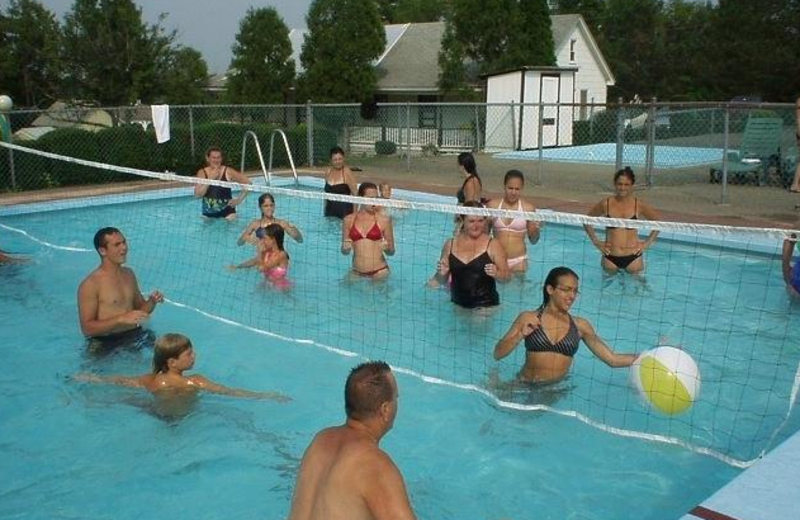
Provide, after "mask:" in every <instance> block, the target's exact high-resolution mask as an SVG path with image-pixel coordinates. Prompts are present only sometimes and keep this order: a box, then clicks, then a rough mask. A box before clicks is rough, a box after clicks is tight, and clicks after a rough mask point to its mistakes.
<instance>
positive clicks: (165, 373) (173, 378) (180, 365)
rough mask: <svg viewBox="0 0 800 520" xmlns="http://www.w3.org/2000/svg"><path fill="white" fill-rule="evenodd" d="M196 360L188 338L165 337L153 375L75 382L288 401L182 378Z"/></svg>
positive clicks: (85, 378) (158, 344) (86, 378)
mask: <svg viewBox="0 0 800 520" xmlns="http://www.w3.org/2000/svg"><path fill="white" fill-rule="evenodd" d="M194 359H195V356H194V348H193V347H192V342H191V341H190V340H189V338H187V337H186V336H184V335H183V334H175V333H171V334H164V335H163V336H161V337H160V338H158V340H156V346H155V349H154V351H153V372H152V373H150V374H144V375H141V376H136V377H129V376H96V375H94V374H80V375H78V376H76V377H75V379H77V380H78V381H85V382H89V383H110V384H114V385H120V386H130V387H134V388H144V389H146V390H148V391H150V392H153V393H156V392H162V391H165V390H172V391H175V390H206V391H208V392H214V393H216V394H224V395H230V396H233V397H251V398H254V399H274V400H276V401H279V402H285V401H288V400H289V398H288V397H286V396H284V395H281V394H279V393H276V392H251V391H250V390H240V389H236V388H228V387H226V386H222V385H220V384H217V383H215V382H213V381H211V380H209V379H206V378H205V377H204V376H201V375H200V374H195V375H191V376H185V375H183V373H184V371H186V370H191V369H192V367H193V366H194Z"/></svg>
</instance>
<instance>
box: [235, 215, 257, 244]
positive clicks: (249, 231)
mask: <svg viewBox="0 0 800 520" xmlns="http://www.w3.org/2000/svg"><path fill="white" fill-rule="evenodd" d="M258 224H259V222H258V220H254V221H252V222H251V223H249V224H248V225H247V227H246V228H244V231H242V234H241V235H239V238H238V239H237V240H236V245H237V246H243V245H244V244H245V242H251V241H252V238H251V237H252V235H253V231H255V228H256V226H258Z"/></svg>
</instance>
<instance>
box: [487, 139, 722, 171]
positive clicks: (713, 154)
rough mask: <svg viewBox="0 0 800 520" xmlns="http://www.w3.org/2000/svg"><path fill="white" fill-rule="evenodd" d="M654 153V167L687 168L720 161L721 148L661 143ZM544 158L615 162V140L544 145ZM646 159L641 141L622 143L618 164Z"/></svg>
mask: <svg viewBox="0 0 800 520" xmlns="http://www.w3.org/2000/svg"><path fill="white" fill-rule="evenodd" d="M654 151H655V157H654V162H653V164H654V165H655V167H656V168H661V169H670V168H691V167H694V166H704V165H709V164H719V163H720V162H722V152H723V150H722V148H694V147H689V146H664V145H656V146H655V147H654ZM494 156H495V157H497V158H498V159H516V160H529V161H536V160H538V159H539V151H538V150H521V151H515V152H502V153H498V154H495V155H494ZM542 157H543V159H544V160H545V161H554V162H567V163H585V164H615V163H616V160H617V145H616V143H596V144H587V145H581V146H565V147H560V148H546V149H544V150H542ZM646 159H647V152H646V146H645V145H643V144H628V143H626V144H625V146H624V148H623V153H622V164H630V165H640V166H643V165H644V164H645V161H646Z"/></svg>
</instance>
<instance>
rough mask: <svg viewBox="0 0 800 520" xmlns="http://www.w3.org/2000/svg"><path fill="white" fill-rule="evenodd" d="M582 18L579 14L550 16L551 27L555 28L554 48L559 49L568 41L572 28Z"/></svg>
mask: <svg viewBox="0 0 800 520" xmlns="http://www.w3.org/2000/svg"><path fill="white" fill-rule="evenodd" d="M580 20H581V15H579V14H555V15H551V16H550V27H551V28H552V30H553V48H554V49H556V50H558V49H559V48H560V47H561V46H562V45H564V44H565V43H567V40H568V38H569V35H570V34H572V30H573V29H574V28H575V26H576V25H578V23H579V22H580Z"/></svg>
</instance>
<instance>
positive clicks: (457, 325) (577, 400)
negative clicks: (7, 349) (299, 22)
mask: <svg viewBox="0 0 800 520" xmlns="http://www.w3.org/2000/svg"><path fill="white" fill-rule="evenodd" d="M3 146H6V147H9V148H13V149H14V151H15V152H16V155H17V156H23V155H35V156H36V160H37V161H51V162H55V163H58V164H59V165H60V167H62V168H65V169H68V168H78V167H80V168H82V169H85V168H90V169H95V170H97V171H98V172H99V171H102V172H106V174H107V175H113V176H119V177H122V178H127V179H128V180H129V181H130V183H128V184H134V185H135V186H133V187H134V188H135V190H133V191H132V190H131V189H130V186H128V185H123V188H125V192H124V193H121V194H109V192H108V191H107V190H105V191H102V193H101V192H96V193H95V192H86V191H81V192H80V195H81V196H80V197H78V198H71V197H70V196H71V195H72V194H66V193H57V194H55V195H52V197H53V198H54V199H57V200H53V201H49V202H41V201H42V200H44V199H43V198H44V197H45V195H44V194H42V195H39V196H38V201H39V202H40V203H35V204H13V205H9V206H5V207H3V208H2V214H3V215H5V218H4V220H5V221H6V222H5V223H3V225H2V227H3V229H4V230H5V232H16V233H23V234H25V235H26V236H27V237H29V238H30V239H31V240H35V241H38V243H39V244H40V245H42V246H43V247H48V248H59V249H61V250H63V251H65V254H86V253H91V254H94V252H93V251H92V246H91V237H90V236H83V235H78V234H76V233H77V232H76V231H73V229H76V230H77V229H86V228H89V229H98V228H100V227H103V226H108V225H111V226H115V227H117V228H119V229H121V230H122V231H123V233H124V234H125V235H126V238H127V239H128V243H129V244H130V247H131V255H130V257H131V258H130V262H131V264H132V265H133V267H134V268H135V270H136V272H137V276H138V278H139V282H140V284H141V286H142V290H143V291H144V292H147V291H149V290H151V289H156V288H157V289H159V290H161V291H162V292H163V293H164V294H165V295H166V296H167V298H168V300H169V303H170V304H172V305H180V306H184V307H187V308H190V309H193V310H195V311H196V312H198V313H202V314H203V315H204V316H206V317H207V318H208V319H209V320H221V321H225V322H226V323H230V324H235V325H239V326H242V327H247V328H250V329H253V330H258V331H261V332H262V333H263V334H265V335H266V336H274V337H281V338H283V339H287V340H289V341H293V342H295V343H296V344H297V345H298V346H299V347H303V348H322V349H328V350H331V351H334V352H337V353H339V354H341V355H347V356H359V357H363V358H371V359H384V360H386V361H388V362H389V363H391V364H392V365H393V366H394V367H395V368H396V370H398V371H401V372H406V373H409V374H412V375H414V376H416V377H420V378H422V379H424V380H425V381H428V382H431V383H438V384H445V385H451V386H454V387H458V388H462V389H464V390H465V391H470V392H475V393H476V394H478V395H484V396H485V397H486V398H488V399H489V400H490V402H492V403H493V404H494V405H496V406H500V407H506V408H510V409H515V410H518V411H520V413H541V412H552V413H558V414H561V415H565V416H569V417H573V418H575V419H577V420H580V421H582V422H584V423H586V424H589V425H591V426H593V427H596V428H600V429H603V430H605V431H607V432H609V433H611V434H615V435H624V436H630V437H639V438H642V439H648V440H653V441H660V442H665V443H671V444H677V445H680V446H683V447H685V448H687V449H690V450H693V451H696V452H699V453H703V454H707V455H711V456H714V457H716V458H718V459H720V460H723V461H725V462H728V463H730V464H733V465H737V466H746V465H749V464H751V463H752V462H753V461H754V460H756V459H757V458H758V457H759V456H761V455H762V454H763V453H764V452H765V451H766V450H767V449H769V448H771V447H772V446H774V445H775V443H776V442H777V441H778V440H780V439H781V438H783V436H785V435H787V434H789V433H791V432H792V431H794V430H796V428H797V419H796V417H795V415H793V414H792V411H793V409H794V404H795V400H796V394H797V390H798V385H800V375H799V372H798V367H799V366H800V364H799V363H800V349H798V341H797V334H796V333H793V330H794V329H796V324H797V319H798V309H797V307H796V306H794V307H792V306H791V305H789V304H788V303H787V297H786V293H785V291H784V283H783V279H782V274H781V262H780V257H779V256H778V251H779V249H780V246H781V243H782V241H783V239H784V238H786V237H787V236H789V233H790V232H789V231H786V230H781V229H752V228H735V227H725V226H712V225H702V224H684V223H673V222H642V221H628V220H621V219H608V218H590V217H584V216H581V215H575V214H568V213H560V212H555V211H548V210H543V209H540V210H538V211H536V212H532V213H522V214H520V213H518V212H516V211H510V210H488V209H482V208H459V207H456V206H454V205H453V203H452V202H451V201H450V200H449V199H445V198H441V197H434V196H430V195H424V194H416V195H414V194H412V193H410V192H404V191H402V190H395V193H394V195H393V198H392V199H388V200H387V199H371V200H370V204H374V205H377V206H379V207H381V208H382V209H381V211H382V212H384V213H386V214H388V215H390V217H391V219H392V222H393V227H394V235H395V241H396V249H397V252H396V254H395V255H394V256H392V257H389V258H388V259H387V260H388V264H389V266H390V270H391V271H390V272H391V274H390V276H389V277H388V280H386V281H382V282H381V281H372V280H366V279H362V278H359V277H355V276H353V275H352V272H351V271H352V270H351V262H352V259H351V258H350V256H346V255H342V254H341V246H342V229H341V228H342V225H341V221H339V220H336V219H326V218H322V216H321V215H322V209H321V208H322V204H323V202H324V201H325V200H338V201H349V202H354V203H359V202H363V199H359V198H356V197H349V196H343V195H332V194H326V193H323V192H322V191H321V189H320V188H321V182H320V181H319V180H318V179H313V178H308V179H304V182H303V183H302V184H301V186H300V187H295V185H294V182H293V180H291V179H285V180H283V179H276V180H275V182H274V183H273V185H272V186H266V185H265V184H263V183H262V184H258V183H255V184H254V185H252V186H250V187H249V190H250V192H251V193H250V195H249V197H248V198H247V199H246V201H245V202H244V203H243V204H242V205H241V206H240V207H239V218H238V221H237V222H236V223H228V222H223V221H219V222H210V221H207V220H203V219H201V218H200V217H199V213H200V208H199V205H200V203H199V202H198V200H197V199H195V198H193V197H192V196H191V194H192V191H193V187H194V185H195V183H198V182H201V183H206V184H216V185H220V186H226V187H232V188H234V189H239V188H241V186H239V185H237V184H236V183H223V182H218V181H208V180H198V179H194V178H186V177H179V176H175V175H172V174H168V173H157V172H148V171H143V170H136V169H132V168H122V167H116V166H110V165H104V164H100V163H92V162H90V161H86V160H82V159H78V158H70V157H63V156H57V155H55V154H48V153H45V152H40V151H31V150H28V149H26V148H23V147H18V146H12V145H3ZM143 179H146V180H148V182H134V181H142V180H143ZM362 180H367V179H362ZM117 189H118V190H119V188H118V187H117ZM261 193H271V194H272V195H273V196H274V197H275V200H276V206H277V211H276V216H277V217H278V218H280V219H285V220H287V221H289V222H291V223H292V224H293V225H294V226H296V227H297V228H298V229H300V230H301V232H302V235H303V240H302V242H297V241H295V240H293V239H292V238H290V237H288V236H287V237H286V242H285V247H286V250H287V252H288V254H289V255H290V259H291V261H290V267H289V274H288V279H289V281H290V286H289V287H285V286H284V287H276V286H274V285H273V284H272V283H271V282H270V281H269V280H268V279H265V277H264V276H263V275H262V273H260V272H259V271H258V270H257V269H249V270H246V269H238V270H230V269H227V266H230V265H233V264H240V263H242V262H244V261H246V260H248V259H250V258H253V257H254V256H255V255H256V250H255V248H254V247H253V246H252V245H251V244H245V245H243V246H237V245H236V243H237V239H238V238H239V237H240V235H241V233H242V230H243V228H244V227H245V226H246V225H247V224H248V223H249V222H250V221H251V220H252V219H255V218H257V217H258V216H259V213H258V211H259V210H258V207H257V203H256V198H257V195H259V194H261ZM90 195H91V196H90ZM50 211H60V212H62V213H60V214H59V215H58V216H57V217H54V216H52V214H49V212H50ZM15 214H18V215H22V214H26V215H28V216H29V218H27V219H25V218H19V219H15V220H13V221H9V220H8V219H9V218H10V216H11V215H15ZM456 214H477V215H486V216H489V217H497V216H500V217H506V218H512V217H515V216H521V217H522V218H525V219H528V220H536V221H538V222H540V223H541V224H542V226H543V227H542V236H541V239H540V241H539V242H538V243H536V244H535V245H530V244H529V245H528V255H529V267H528V270H527V272H526V273H525V274H524V275H522V276H514V277H512V279H511V280H510V281H509V282H507V283H502V284H499V293H500V300H501V304H500V305H499V306H498V307H496V308H493V309H491V310H486V309H483V310H479V311H467V310H464V309H461V308H459V307H458V306H456V305H454V304H452V303H451V301H450V294H449V291H448V290H447V289H446V288H439V289H434V288H430V287H428V286H427V281H428V280H429V279H430V277H431V275H432V274H433V273H434V271H435V269H436V263H437V261H438V260H439V257H440V255H441V252H442V248H443V244H444V242H445V241H446V240H447V239H449V238H451V237H452V236H453V234H454V227H455V225H454V215H456ZM53 218H58V219H59V220H58V221H59V222H60V223H61V224H62V226H61V227H60V229H59V230H58V233H54V232H53V233H48V232H46V231H44V230H45V229H46V228H45V227H44V226H43V225H42V223H43V222H46V221H52V219H53ZM583 224H591V225H593V226H595V227H596V228H597V229H602V228H604V227H606V226H616V227H633V228H637V229H639V230H641V232H642V234H644V233H646V232H648V231H649V230H652V229H657V230H659V231H660V233H661V234H660V237H659V240H658V241H657V243H656V245H654V246H653V247H652V248H650V249H649V250H648V251H647V254H646V262H647V270H646V274H645V275H644V276H639V277H637V276H629V275H624V274H623V275H617V276H613V277H607V276H604V275H603V273H602V270H601V268H600V259H599V253H598V251H597V249H595V248H594V246H592V244H591V242H590V241H589V240H588V239H587V238H586V235H585V233H584V231H583V229H582V227H581V226H582V225H583ZM561 265H564V266H568V267H570V268H572V269H573V270H574V271H576V272H577V273H578V274H579V275H580V278H581V280H580V291H581V295H580V298H578V300H577V301H576V303H575V305H574V306H573V308H572V311H571V312H572V313H573V314H574V315H577V316H581V317H583V318H585V319H586V320H587V321H588V322H589V323H591V324H592V325H593V327H594V329H595V330H596V331H597V332H598V334H599V336H600V337H601V338H603V340H604V341H605V342H606V343H607V344H608V345H610V346H611V347H612V348H613V349H614V350H615V351H617V352H632V353H638V352H642V351H644V350H648V349H651V348H653V347H656V346H657V345H673V346H677V347H679V348H681V349H683V350H684V351H685V352H687V353H689V354H690V355H691V357H692V358H693V359H694V360H695V361H696V363H697V365H698V366H699V370H700V374H701V376H700V377H701V379H702V390H701V393H700V396H699V398H698V400H697V401H696V402H695V403H694V405H693V406H692V407H691V408H689V409H688V411H686V412H685V413H683V414H679V415H664V414H662V413H659V412H658V411H657V410H655V409H653V408H652V407H649V406H646V403H644V402H643V400H642V398H641V397H640V396H639V395H638V394H637V392H636V391H635V390H634V389H633V386H632V385H631V382H630V380H629V370H628V369H613V368H610V367H608V366H606V365H605V364H604V363H603V362H601V361H600V360H599V359H598V358H596V357H595V356H593V355H592V354H591V352H590V350H589V349H587V348H581V349H580V350H579V352H578V354H577V355H576V357H575V360H574V364H573V367H572V369H571V371H570V374H569V376H568V377H567V378H565V379H564V380H562V381H560V382H559V383H557V384H554V385H548V386H530V385H524V384H519V383H517V382H515V378H516V375H517V373H518V371H519V369H520V367H521V366H522V365H523V363H524V361H525V349H524V346H522V345H521V346H519V347H517V348H516V350H515V351H514V352H513V353H512V354H511V355H510V356H509V357H507V358H505V359H503V360H501V361H500V362H497V361H495V360H494V359H493V349H494V347H495V344H496V343H497V342H498V340H499V339H500V338H501V337H502V336H503V334H504V333H505V332H506V331H507V330H508V328H509V327H510V325H511V323H512V322H513V321H514V319H515V318H516V317H517V315H518V313H520V312H521V311H523V310H531V309H535V308H537V307H538V306H539V305H540V304H541V301H542V285H543V281H544V279H545V277H546V275H547V273H548V272H549V271H550V269H552V268H553V267H556V266H561ZM69 275H70V276H74V273H70V274H69ZM209 326H211V325H209ZM161 332H166V331H161ZM276 362H278V363H280V360H276ZM420 405H422V404H420Z"/></svg>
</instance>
